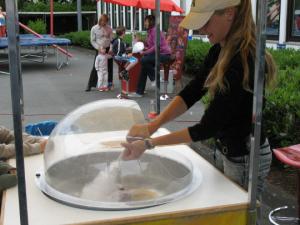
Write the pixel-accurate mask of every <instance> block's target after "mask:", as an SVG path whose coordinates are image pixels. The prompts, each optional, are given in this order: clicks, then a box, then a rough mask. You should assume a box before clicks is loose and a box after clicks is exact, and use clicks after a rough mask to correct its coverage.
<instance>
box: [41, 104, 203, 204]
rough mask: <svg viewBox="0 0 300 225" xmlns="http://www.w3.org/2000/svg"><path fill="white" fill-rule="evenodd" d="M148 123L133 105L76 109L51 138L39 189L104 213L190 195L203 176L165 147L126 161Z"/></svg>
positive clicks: (50, 195)
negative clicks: (127, 145)
mask: <svg viewBox="0 0 300 225" xmlns="http://www.w3.org/2000/svg"><path fill="white" fill-rule="evenodd" d="M144 122H145V121H144V116H143V113H142V111H141V109H140V108H139V106H138V105H137V103H136V102H134V101H131V100H117V99H114V100H101V101H97V102H93V103H89V104H86V105H84V106H81V107H80V108H78V109H76V110H74V111H73V112H71V113H70V114H68V115H67V116H66V117H65V118H64V119H63V120H62V121H61V122H60V123H59V124H58V125H57V126H56V128H55V129H54V130H53V132H52V134H51V136H50V137H49V140H48V143H47V146H46V150H45V153H44V169H41V170H40V171H37V173H36V183H37V185H38V187H39V188H40V189H41V191H42V192H43V193H45V194H46V195H47V196H49V197H50V198H52V199H54V200H57V201H59V202H62V203H65V204H68V205H72V206H76V207H80V208H87V209H99V210H126V209H136V208H145V207H150V206H155V205H160V204H164V203H167V202H171V201H174V200H176V199H179V198H182V197H184V196H187V195H188V194H190V193H191V192H193V191H194V190H195V189H196V188H198V187H199V185H200V183H201V180H202V176H201V172H200V171H199V168H198V167H197V166H196V165H194V164H193V163H192V161H191V160H189V159H188V158H187V157H185V156H184V155H183V154H180V153H178V152H176V151H172V150H170V148H163V147H162V148H155V149H154V150H148V151H146V153H145V154H144V155H143V156H142V157H141V158H140V159H139V160H131V161H124V160H122V158H121V157H120V155H121V153H122V151H123V148H122V147H121V145H120V143H121V142H124V141H125V139H126V138H125V137H126V134H127V132H128V129H129V128H130V127H131V126H132V125H133V124H135V123H144ZM174 148H176V146H174Z"/></svg>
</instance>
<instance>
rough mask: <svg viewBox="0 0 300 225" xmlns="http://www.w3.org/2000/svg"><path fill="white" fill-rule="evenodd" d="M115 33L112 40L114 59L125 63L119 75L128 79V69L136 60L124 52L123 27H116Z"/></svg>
mask: <svg viewBox="0 0 300 225" xmlns="http://www.w3.org/2000/svg"><path fill="white" fill-rule="evenodd" d="M116 34H117V38H115V39H114V40H113V42H112V46H113V47H112V49H113V53H114V59H115V60H116V61H117V62H118V63H120V64H122V63H124V64H125V66H124V67H125V68H124V70H123V71H122V72H121V73H120V77H121V78H122V79H124V80H129V74H128V71H130V69H132V68H133V67H134V66H135V65H136V64H137V62H138V60H137V58H135V57H133V56H132V55H131V54H126V44H125V43H124V41H123V38H124V36H125V27H123V26H120V27H117V29H116Z"/></svg>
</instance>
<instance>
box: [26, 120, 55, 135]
mask: <svg viewBox="0 0 300 225" xmlns="http://www.w3.org/2000/svg"><path fill="white" fill-rule="evenodd" d="M56 124H57V122H56V121H50V120H47V121H42V122H39V123H33V124H28V125H26V126H25V132H26V133H28V134H31V135H34V136H49V135H50V134H51V132H52V130H53V129H54V127H55V126H56Z"/></svg>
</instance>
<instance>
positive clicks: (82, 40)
mask: <svg viewBox="0 0 300 225" xmlns="http://www.w3.org/2000/svg"><path fill="white" fill-rule="evenodd" d="M139 35H140V37H141V39H143V40H144V39H145V37H146V35H145V34H143V33H142V34H139ZM60 37H64V38H68V39H70V40H71V41H72V44H73V45H78V46H82V47H84V48H90V49H92V48H93V47H92V45H91V44H90V31H89V30H88V31H81V32H71V33H68V34H64V35H61V36H60ZM131 40H132V35H131V34H126V35H125V37H124V42H126V43H127V44H128V45H131Z"/></svg>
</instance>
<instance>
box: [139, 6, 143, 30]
mask: <svg viewBox="0 0 300 225" xmlns="http://www.w3.org/2000/svg"><path fill="white" fill-rule="evenodd" d="M142 28H143V27H142V9H139V31H142Z"/></svg>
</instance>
